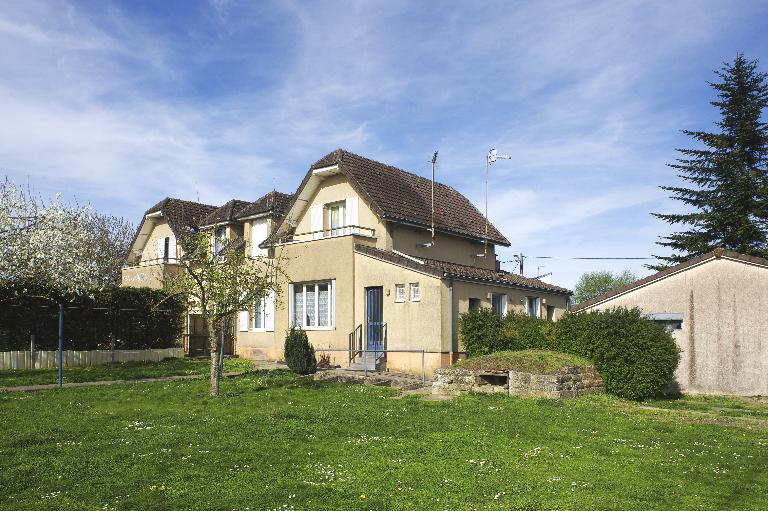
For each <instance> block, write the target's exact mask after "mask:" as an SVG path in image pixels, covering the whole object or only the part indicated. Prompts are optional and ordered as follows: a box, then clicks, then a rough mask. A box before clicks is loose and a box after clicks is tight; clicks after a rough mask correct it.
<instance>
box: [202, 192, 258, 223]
mask: <svg viewBox="0 0 768 511" xmlns="http://www.w3.org/2000/svg"><path fill="white" fill-rule="evenodd" d="M249 204H250V202H248V201H244V200H238V199H232V200H231V201H229V202H227V203H226V204H224V205H223V206H220V207H218V208H216V209H214V210H213V211H211V212H210V213H209V214H208V215H207V216H206V217H205V218H204V219H203V221H202V222H201V224H200V226H204V227H208V226H211V225H216V224H225V223H229V222H232V221H233V220H234V219H235V217H236V216H237V213H239V211H240V210H241V209H243V208H244V207H246V206H248V205H249Z"/></svg>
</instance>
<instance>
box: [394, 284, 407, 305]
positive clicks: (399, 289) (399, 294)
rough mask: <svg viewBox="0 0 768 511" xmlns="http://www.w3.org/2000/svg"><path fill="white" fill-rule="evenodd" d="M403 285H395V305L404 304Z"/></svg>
mask: <svg viewBox="0 0 768 511" xmlns="http://www.w3.org/2000/svg"><path fill="white" fill-rule="evenodd" d="M405 301H406V295H405V284H395V303H405Z"/></svg>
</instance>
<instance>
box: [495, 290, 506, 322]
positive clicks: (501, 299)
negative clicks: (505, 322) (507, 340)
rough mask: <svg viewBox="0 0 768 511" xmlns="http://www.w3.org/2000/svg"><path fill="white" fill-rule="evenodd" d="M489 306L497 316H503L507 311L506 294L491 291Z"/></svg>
mask: <svg viewBox="0 0 768 511" xmlns="http://www.w3.org/2000/svg"><path fill="white" fill-rule="evenodd" d="M491 308H492V309H493V312H495V313H496V315H497V316H499V317H500V318H503V317H504V316H505V315H506V313H507V295H501V294H496V293H493V294H492V295H491Z"/></svg>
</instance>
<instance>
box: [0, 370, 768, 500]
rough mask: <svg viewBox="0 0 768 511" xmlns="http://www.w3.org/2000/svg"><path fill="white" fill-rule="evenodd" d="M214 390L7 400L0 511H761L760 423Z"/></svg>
mask: <svg viewBox="0 0 768 511" xmlns="http://www.w3.org/2000/svg"><path fill="white" fill-rule="evenodd" d="M207 391H208V385H207V382H206V381H204V380H187V381H178V382H164V383H134V384H119V385H113V386H108V387H87V388H72V389H55V390H46V391H41V392H33V393H0V424H2V425H3V428H4V430H5V431H4V434H3V435H2V436H0V509H8V510H38V509H51V510H62V509H89V510H90V509H93V510H97V509H98V510H105V509H107V510H108V509H126V510H127V509H131V510H149V509H161V510H162V509H193V510H198V509H199V510H203V509H221V510H225V509H226V510H232V509H236V510H245V509H258V510H272V509H301V510H306V509H329V510H347V509H351V510H366V509H377V510H378V509H413V510H432V509H435V510H444V509H454V510H456V509H499V510H501V509H503V510H509V509H525V510H543V509H562V510H566V509H567V510H571V509H572V510H578V511H582V510H593V509H617V510H619V509H620V510H633V509H636V510H665V511H666V510H669V509H675V510H681V509H697V510H699V509H704V510H707V509H710V510H720V509H739V510H765V509H766V507H768V493H766V488H768V470H766V467H768V422H766V421H760V420H757V419H755V417H754V416H753V415H749V416H748V420H747V419H741V418H738V417H730V416H728V417H722V416H718V415H717V414H714V415H711V416H710V415H702V414H700V413H690V412H687V411H684V410H673V411H666V410H663V411H656V410H647V409H644V408H642V406H647V405H648V404H635V403H629V402H626V401H621V400H618V399H614V398H608V397H587V398H581V399H577V400H569V401H551V400H543V399H515V398H508V397H503V396H493V395H488V396H486V395H467V396H461V397H458V398H455V399H453V400H450V401H424V400H421V399H419V398H418V397H416V396H408V397H405V398H403V399H390V398H391V397H392V396H394V395H395V394H396V392H395V391H394V390H392V389H386V388H379V387H363V386H359V385H343V384H332V383H322V384H321V383H316V382H313V381H310V380H307V379H301V378H297V377H295V376H293V375H291V374H288V373H285V372H280V371H278V372H274V373H267V372H258V373H250V374H249V375H247V376H243V377H239V378H233V379H226V380H223V382H222V392H223V395H222V396H221V397H220V398H218V399H213V398H210V397H208V395H207ZM683 403H685V401H683ZM756 406H757V405H756Z"/></svg>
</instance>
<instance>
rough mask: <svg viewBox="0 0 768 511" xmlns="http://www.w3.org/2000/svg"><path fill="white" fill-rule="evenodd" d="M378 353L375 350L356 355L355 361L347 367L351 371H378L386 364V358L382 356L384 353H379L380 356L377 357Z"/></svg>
mask: <svg viewBox="0 0 768 511" xmlns="http://www.w3.org/2000/svg"><path fill="white" fill-rule="evenodd" d="M376 355H377V353H375V352H373V351H367V352H366V353H365V355H360V356H358V357H355V361H354V362H352V363H351V364H349V367H348V368H347V369H348V370H350V371H377V370H380V369H381V368H382V366H383V365H384V364H385V362H384V358H383V357H382V355H383V354H382V353H378V355H379V356H378V358H377V357H376Z"/></svg>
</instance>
